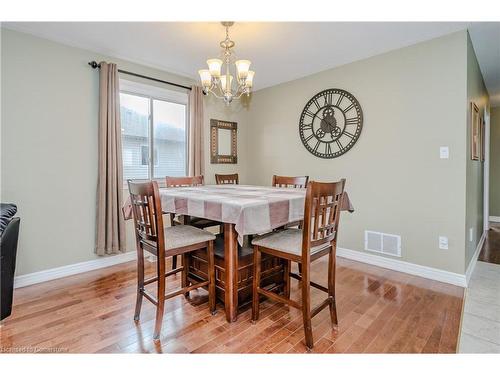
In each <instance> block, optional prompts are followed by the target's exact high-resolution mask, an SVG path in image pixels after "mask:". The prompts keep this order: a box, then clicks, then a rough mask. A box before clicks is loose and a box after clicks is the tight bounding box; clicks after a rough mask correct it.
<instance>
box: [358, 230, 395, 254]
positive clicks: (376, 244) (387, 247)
mask: <svg viewBox="0 0 500 375" xmlns="http://www.w3.org/2000/svg"><path fill="white" fill-rule="evenodd" d="M365 250H368V251H374V252H376V253H381V254H386V255H392V256H396V257H400V256H401V236H396V235H395V234H387V233H381V232H373V231H371V230H365Z"/></svg>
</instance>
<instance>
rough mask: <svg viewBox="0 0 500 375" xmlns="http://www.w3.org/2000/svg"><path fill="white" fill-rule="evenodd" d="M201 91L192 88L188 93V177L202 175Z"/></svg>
mask: <svg viewBox="0 0 500 375" xmlns="http://www.w3.org/2000/svg"><path fill="white" fill-rule="evenodd" d="M203 141H204V139H203V90H202V89H201V87H199V86H192V87H191V92H190V93H189V175H190V176H199V175H202V174H203V173H204V169H205V168H204V167H205V165H204V158H203Z"/></svg>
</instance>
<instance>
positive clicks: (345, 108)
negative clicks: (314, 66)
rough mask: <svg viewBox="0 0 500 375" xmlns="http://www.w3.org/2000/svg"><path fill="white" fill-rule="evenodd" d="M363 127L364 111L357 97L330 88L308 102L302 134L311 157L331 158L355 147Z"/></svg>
mask: <svg viewBox="0 0 500 375" xmlns="http://www.w3.org/2000/svg"><path fill="white" fill-rule="evenodd" d="M362 127H363V111H362V110H361V106H360V105H359V102H358V101H357V100H356V98H355V97H354V96H352V95H351V94H350V93H348V92H347V91H344V90H340V89H328V90H324V91H321V92H320V93H318V94H316V95H314V96H313V98H312V99H311V100H309V101H308V102H307V104H306V106H305V107H304V110H303V111H302V114H301V115H300V122H299V133H300V139H301V140H302V143H303V144H304V146H305V148H306V149H307V150H308V151H309V152H310V153H311V154H313V155H315V156H317V157H320V158H324V159H332V158H336V157H338V156H340V155H342V154H344V153H346V152H347V151H349V150H350V149H351V147H352V146H354V144H355V143H356V141H357V140H358V138H359V135H360V134H361V128H362Z"/></svg>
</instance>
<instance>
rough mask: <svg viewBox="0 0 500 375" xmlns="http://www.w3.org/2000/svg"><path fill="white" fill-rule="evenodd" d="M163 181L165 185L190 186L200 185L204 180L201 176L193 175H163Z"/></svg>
mask: <svg viewBox="0 0 500 375" xmlns="http://www.w3.org/2000/svg"><path fill="white" fill-rule="evenodd" d="M165 182H166V183H167V187H190V186H202V185H205V181H204V178H203V175H202V176H194V177H170V176H167V177H165Z"/></svg>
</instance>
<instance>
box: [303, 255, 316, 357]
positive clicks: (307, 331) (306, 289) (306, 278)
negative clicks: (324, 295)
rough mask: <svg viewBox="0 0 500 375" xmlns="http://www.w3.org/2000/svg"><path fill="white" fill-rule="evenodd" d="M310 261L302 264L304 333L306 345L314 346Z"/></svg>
mask: <svg viewBox="0 0 500 375" xmlns="http://www.w3.org/2000/svg"><path fill="white" fill-rule="evenodd" d="M310 270H311V264H310V262H306V263H304V264H303V265H302V320H303V322H304V335H305V339H306V346H307V347H308V348H309V349H312V348H313V345H314V344H313V335H312V324H311V293H310V292H311V285H310V283H309V282H310Z"/></svg>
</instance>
